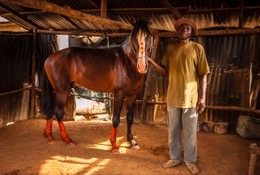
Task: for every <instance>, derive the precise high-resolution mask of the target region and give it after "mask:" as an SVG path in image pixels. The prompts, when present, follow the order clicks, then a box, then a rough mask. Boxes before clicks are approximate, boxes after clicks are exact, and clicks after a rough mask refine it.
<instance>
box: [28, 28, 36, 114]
mask: <svg viewBox="0 0 260 175" xmlns="http://www.w3.org/2000/svg"><path fill="white" fill-rule="evenodd" d="M36 44H37V30H36V29H34V30H33V43H32V87H31V105H30V116H29V118H34V117H35V97H36V92H35V67H36V53H37V51H36V49H37V47H36Z"/></svg>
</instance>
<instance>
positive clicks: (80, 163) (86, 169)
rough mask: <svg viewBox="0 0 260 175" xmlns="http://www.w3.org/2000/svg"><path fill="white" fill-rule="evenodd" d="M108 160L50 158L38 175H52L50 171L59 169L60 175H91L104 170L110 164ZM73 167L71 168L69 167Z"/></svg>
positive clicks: (68, 157)
mask: <svg viewBox="0 0 260 175" xmlns="http://www.w3.org/2000/svg"><path fill="white" fill-rule="evenodd" d="M110 161H111V160H110V159H102V160H101V159H98V158H90V159H83V158H80V157H70V156H62V155H61V156H52V158H51V159H49V160H46V161H45V164H43V165H42V167H41V169H40V172H39V173H40V174H52V169H55V171H56V170H57V169H59V171H60V173H61V174H80V173H84V174H87V175H91V174H94V173H96V172H97V171H99V170H101V169H104V168H105V167H106V165H107V164H108V163H109V162H110ZM71 165H73V166H71Z"/></svg>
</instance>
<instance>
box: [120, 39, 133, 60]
mask: <svg viewBox="0 0 260 175" xmlns="http://www.w3.org/2000/svg"><path fill="white" fill-rule="evenodd" d="M122 48H123V50H124V52H125V54H126V55H127V57H128V58H133V57H134V56H135V53H134V49H133V46H132V42H131V40H130V36H128V37H127V38H126V40H125V41H124V42H123V43H122Z"/></svg>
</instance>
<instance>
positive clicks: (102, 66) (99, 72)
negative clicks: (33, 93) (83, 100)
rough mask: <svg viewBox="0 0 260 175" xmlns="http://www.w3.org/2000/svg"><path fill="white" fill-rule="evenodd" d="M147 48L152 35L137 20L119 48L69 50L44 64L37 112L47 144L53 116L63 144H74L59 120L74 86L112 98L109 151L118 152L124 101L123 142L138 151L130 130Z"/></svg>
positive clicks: (49, 58)
mask: <svg viewBox="0 0 260 175" xmlns="http://www.w3.org/2000/svg"><path fill="white" fill-rule="evenodd" d="M151 48H152V33H151V30H150V28H149V25H148V24H147V22H146V21H145V20H138V21H137V22H136V23H135V25H134V28H133V30H132V32H131V34H130V35H129V36H128V37H127V38H126V40H125V41H124V42H123V43H122V44H121V45H120V46H117V47H113V48H106V49H89V48H76V47H72V48H66V49H63V50H60V51H58V52H56V53H54V54H52V55H51V56H49V57H48V58H47V59H46V61H45V64H44V68H45V69H44V73H43V77H42V80H43V81H42V85H41V86H42V94H41V110H42V112H43V113H44V114H45V115H46V116H47V124H46V128H45V131H44V135H45V136H46V137H47V138H48V142H49V143H53V142H54V138H53V136H52V122H53V117H54V116H55V117H56V119H57V121H58V124H59V128H60V134H61V138H62V140H63V141H65V142H66V143H67V144H74V143H73V141H72V140H71V139H70V138H69V136H68V134H67V132H66V130H65V127H64V124H63V122H62V118H63V115H64V105H65V103H66V101H67V97H68V95H69V94H70V90H71V88H72V87H73V86H74V85H78V86H81V87H84V88H87V89H89V90H93V91H97V92H112V93H113V94H114V111H113V118H112V123H113V127H112V132H111V134H110V142H111V144H112V151H114V150H118V149H119V147H118V145H117V143H116V135H117V127H118V125H119V123H120V113H121V109H122V106H123V102H124V99H126V105H127V140H128V141H129V142H130V144H131V147H132V148H137V149H138V148H139V146H138V144H137V143H136V142H135V140H134V138H133V135H132V129H131V128H132V124H133V114H134V108H135V101H136V98H137V94H138V93H139V92H140V91H141V90H142V88H143V85H144V81H145V73H146V71H147V67H148V62H147V58H148V56H149V54H150V53H151ZM46 75H47V76H46ZM46 80H47V81H46ZM54 91H55V93H54Z"/></svg>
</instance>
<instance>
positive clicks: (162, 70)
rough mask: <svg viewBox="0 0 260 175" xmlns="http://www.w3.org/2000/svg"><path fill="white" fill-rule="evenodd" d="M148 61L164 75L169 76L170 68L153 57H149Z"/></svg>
mask: <svg viewBox="0 0 260 175" xmlns="http://www.w3.org/2000/svg"><path fill="white" fill-rule="evenodd" d="M148 61H149V62H150V63H151V64H152V65H153V67H154V68H155V70H157V71H158V72H159V73H161V74H162V75H163V76H168V70H167V69H166V67H164V66H162V65H159V64H157V63H156V62H155V61H154V60H152V59H151V58H148Z"/></svg>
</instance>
